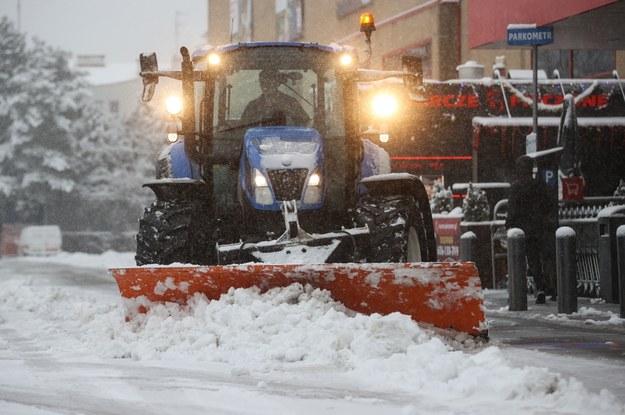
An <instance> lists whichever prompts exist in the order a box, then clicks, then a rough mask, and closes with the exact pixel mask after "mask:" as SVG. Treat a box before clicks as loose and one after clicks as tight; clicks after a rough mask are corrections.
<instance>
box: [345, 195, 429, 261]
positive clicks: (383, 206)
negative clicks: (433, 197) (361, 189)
mask: <svg viewBox="0 0 625 415" xmlns="http://www.w3.org/2000/svg"><path fill="white" fill-rule="evenodd" d="M356 211H357V216H356V222H357V223H358V225H360V226H364V225H367V226H368V227H369V231H370V234H371V238H370V246H369V247H367V249H366V250H365V251H366V252H367V254H366V256H367V261H368V262H382V263H388V262H432V261H436V253H435V252H431V249H430V248H431V247H432V246H433V244H432V243H431V241H428V236H427V235H428V234H427V232H426V229H425V226H424V221H423V217H422V214H421V212H420V211H419V209H418V205H417V203H416V202H415V200H414V198H413V197H410V196H406V195H397V196H383V197H371V196H365V197H363V198H362V199H361V200H360V201H359V203H358V207H357V209H356Z"/></svg>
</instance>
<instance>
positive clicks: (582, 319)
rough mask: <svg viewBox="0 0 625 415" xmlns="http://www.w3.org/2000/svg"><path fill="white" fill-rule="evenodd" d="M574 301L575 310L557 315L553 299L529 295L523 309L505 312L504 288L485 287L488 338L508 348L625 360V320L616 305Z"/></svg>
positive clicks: (586, 357) (624, 361) (593, 301)
mask: <svg viewBox="0 0 625 415" xmlns="http://www.w3.org/2000/svg"><path fill="white" fill-rule="evenodd" d="M577 302H578V308H577V310H578V311H577V312H576V313H573V314H559V313H558V303H557V301H551V300H549V299H547V302H546V304H540V305H539V304H535V302H534V297H533V296H531V295H530V296H528V301H527V304H528V309H527V311H508V292H507V291H506V290H485V291H484V304H485V307H486V318H487V320H488V323H489V337H490V339H491V341H493V342H496V343H503V344H506V345H509V346H511V347H518V348H522V349H528V350H540V351H543V352H546V353H551V354H557V355H564V356H577V357H581V358H584V359H595V358H596V359H611V360H612V359H613V360H615V363H616V361H618V363H619V364H623V363H625V319H623V318H620V308H619V305H618V304H609V303H606V302H604V301H603V300H601V299H598V298H582V297H580V298H578V299H577Z"/></svg>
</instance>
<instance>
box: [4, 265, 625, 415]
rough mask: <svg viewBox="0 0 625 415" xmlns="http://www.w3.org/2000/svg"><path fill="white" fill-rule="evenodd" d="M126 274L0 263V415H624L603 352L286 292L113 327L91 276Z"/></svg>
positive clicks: (104, 287) (108, 293)
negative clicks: (539, 344)
mask: <svg viewBox="0 0 625 415" xmlns="http://www.w3.org/2000/svg"><path fill="white" fill-rule="evenodd" d="M131 264H132V256H131V255H129V254H114V253H108V254H106V255H102V256H92V255H81V254H71V255H70V254H63V255H61V256H59V257H56V258H51V259H26V258H17V259H2V260H0V413H2V414H14V415H25V414H29V415H30V414H34V415H39V414H46V415H47V414H125V413H141V414H174V413H175V414H180V413H185V414H200V413H202V414H207V413H210V414H304V415H308V414H319V413H324V414H353V413H358V414H364V415H368V414H380V413H384V414H387V413H388V414H402V415H412V414H422V413H423V414H425V413H427V414H501V413H506V414H536V413H550V414H587V413H605V414H608V413H610V414H619V413H621V414H625V406H624V405H623V402H624V401H625V385H624V384H623V381H622V380H620V379H621V378H622V373H624V372H623V369H624V366H623V363H622V360H619V359H618V356H615V358H611V357H598V358H596V357H592V358H589V357H588V356H585V355H571V356H566V355H562V354H553V353H549V352H548V351H547V352H545V351H544V350H543V351H542V352H541V351H534V350H532V348H531V347H517V346H514V347H513V346H508V345H507V344H512V343H513V342H512V341H510V338H511V335H510V333H511V331H510V330H508V331H503V330H502V332H501V333H502V334H501V335H500V336H499V337H497V336H494V339H493V341H492V342H491V343H490V344H487V345H483V344H475V343H474V342H473V341H471V340H465V341H462V342H461V341H460V340H463V339H459V338H457V339H450V338H443V339H442V340H441V338H439V337H438V336H436V335H434V333H432V332H431V331H428V330H426V329H423V328H420V327H419V326H418V325H416V324H414V323H413V322H412V321H411V320H409V319H407V318H405V316H401V315H391V316H386V317H382V316H371V317H368V316H358V315H353V314H351V313H349V312H347V311H345V312H343V311H342V310H341V307H340V305H337V304H335V303H333V302H332V301H331V299H329V298H328V296H327V295H325V294H324V293H323V292H319V291H317V290H310V289H307V288H306V287H301V286H299V287H297V286H291V287H288V288H285V289H280V290H272V291H270V292H268V293H266V294H263V295H261V294H259V293H258V292H255V291H254V290H233V291H231V292H230V293H228V294H227V295H226V296H224V298H222V299H221V300H219V301H213V302H211V303H207V302H206V301H203V300H202V299H197V301H196V302H195V303H193V304H192V305H191V306H190V307H189V308H188V309H185V310H183V309H180V308H179V307H170V308H165V307H161V308H160V309H156V310H154V314H152V315H150V316H148V317H146V319H145V321H143V322H142V323H141V324H138V323H137V324H130V323H125V322H124V321H123V310H122V308H121V306H120V304H121V301H120V299H119V296H118V293H117V288H116V286H115V285H114V282H113V280H112V278H111V277H110V276H108V274H107V273H106V271H105V269H106V267H109V266H124V265H131ZM487 306H488V304H487ZM491 306H493V307H497V306H498V305H497V302H496V301H495V302H494V303H493V304H491ZM498 315H499V316H500V317H498ZM492 316H494V317H492V318H494V319H495V320H493V321H494V323H495V326H497V325H498V324H501V325H504V324H507V323H506V320H505V318H504V313H502V312H499V311H497V310H496V309H495V310H494V312H493V313H492ZM532 318H534V319H538V318H539V317H532ZM510 321H512V323H510ZM516 321H517V322H518V321H519V320H516ZM508 323H510V324H513V325H514V324H517V323H515V322H514V320H509V321H508ZM612 323H613V324H614V325H615V326H616V327H619V324H620V325H622V321H618V320H616V321H613V322H612ZM571 324H574V322H573V323H571ZM501 327H503V326H501ZM508 329H509V328H508ZM572 376H573V377H572ZM619 382H620V383H619ZM604 388H605V389H604Z"/></svg>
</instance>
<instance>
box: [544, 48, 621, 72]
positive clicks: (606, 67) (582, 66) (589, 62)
mask: <svg viewBox="0 0 625 415" xmlns="http://www.w3.org/2000/svg"><path fill="white" fill-rule="evenodd" d="M615 67H616V55H615V52H614V51H613V50H573V49H571V50H551V49H539V51H538V68H539V69H544V70H545V72H547V76H549V77H550V78H551V77H553V72H554V70H555V69H557V70H558V72H559V73H560V77H562V78H603V77H610V76H611V73H612V70H613V69H614V68H615Z"/></svg>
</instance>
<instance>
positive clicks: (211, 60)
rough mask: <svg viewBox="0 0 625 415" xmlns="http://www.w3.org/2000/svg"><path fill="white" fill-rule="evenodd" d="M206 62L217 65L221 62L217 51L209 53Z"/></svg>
mask: <svg viewBox="0 0 625 415" xmlns="http://www.w3.org/2000/svg"><path fill="white" fill-rule="evenodd" d="M207 60H208V64H209V65H211V66H214V65H219V64H220V63H221V56H219V54H218V53H211V54H210V55H208V59H207Z"/></svg>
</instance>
